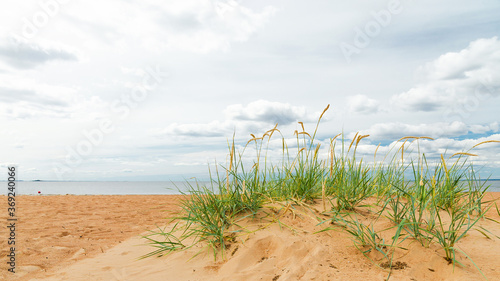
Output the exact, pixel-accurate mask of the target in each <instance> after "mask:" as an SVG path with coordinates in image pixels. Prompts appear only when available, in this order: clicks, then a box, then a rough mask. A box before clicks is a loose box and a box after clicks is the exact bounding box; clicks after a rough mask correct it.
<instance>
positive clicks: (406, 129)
mask: <svg viewBox="0 0 500 281" xmlns="http://www.w3.org/2000/svg"><path fill="white" fill-rule="evenodd" d="M469 129H470V127H469V126H467V125H466V124H465V123H463V122H458V121H456V122H453V123H445V122H440V123H433V124H419V125H411V124H404V123H378V124H375V125H373V126H371V127H370V128H369V129H367V130H363V131H362V134H369V135H370V138H371V139H375V140H397V139H399V138H402V137H406V136H417V137H420V136H427V137H432V138H439V137H456V136H462V135H466V134H467V133H468V132H469Z"/></svg>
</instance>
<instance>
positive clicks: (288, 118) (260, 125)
mask: <svg viewBox="0 0 500 281" xmlns="http://www.w3.org/2000/svg"><path fill="white" fill-rule="evenodd" d="M224 113H225V120H223V121H217V120H216V121H212V122H209V123H193V124H178V123H174V124H171V125H169V126H168V127H167V128H165V129H163V130H160V132H159V135H175V136H185V137H223V136H229V135H230V134H232V133H233V132H235V131H236V130H237V132H238V134H241V133H257V132H259V133H260V132H262V131H264V130H269V129H272V128H273V127H274V125H275V124H276V123H278V124H279V125H281V126H286V125H290V124H292V123H294V122H297V121H302V122H315V121H317V118H312V117H311V116H308V114H307V111H306V109H305V107H301V106H293V105H290V104H288V103H280V102H271V101H266V100H258V101H254V102H251V103H249V104H248V105H246V106H244V105H242V104H233V105H229V106H227V107H226V109H225V110H224ZM313 115H314V116H313V117H315V116H316V115H317V116H318V117H319V113H314V114H313Z"/></svg>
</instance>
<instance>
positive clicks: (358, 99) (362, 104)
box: [347, 95, 380, 114]
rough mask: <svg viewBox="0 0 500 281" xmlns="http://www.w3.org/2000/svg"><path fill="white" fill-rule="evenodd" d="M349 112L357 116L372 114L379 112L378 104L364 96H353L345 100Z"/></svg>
mask: <svg viewBox="0 0 500 281" xmlns="http://www.w3.org/2000/svg"><path fill="white" fill-rule="evenodd" d="M347 103H348V108H349V112H352V113H358V114H374V113H377V112H379V110H380V103H379V102H378V101H377V100H374V99H370V98H368V97H367V96H365V95H355V96H352V97H348V98H347Z"/></svg>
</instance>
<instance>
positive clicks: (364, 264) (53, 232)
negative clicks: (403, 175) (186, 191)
mask: <svg viewBox="0 0 500 281" xmlns="http://www.w3.org/2000/svg"><path fill="white" fill-rule="evenodd" d="M180 198H182V196H180V195H110V196H103V195H96V196H72V195H65V196H64V195H61V196H18V197H16V203H17V208H18V209H17V215H18V218H19V219H18V221H17V222H16V273H15V274H11V273H9V272H7V264H6V262H7V257H6V255H7V254H8V245H7V242H6V241H5V239H4V238H5V237H7V235H8V232H7V228H6V227H2V228H0V237H2V246H1V247H0V254H1V257H0V263H1V272H0V280H273V281H275V280H280V281H282V280H385V279H386V278H387V276H388V270H387V269H383V268H381V267H379V266H378V265H379V264H381V263H382V262H383V261H384V259H383V257H381V255H380V254H378V253H369V254H368V257H369V258H370V259H371V260H372V261H370V259H368V258H367V257H365V256H363V254H361V253H360V251H359V250H358V249H356V248H355V247H354V246H353V242H352V240H351V236H350V235H349V234H347V233H346V232H345V231H340V230H339V229H337V230H329V231H326V232H321V233H316V234H315V233H314V232H316V231H319V230H322V229H324V228H325V227H327V226H328V224H323V225H321V226H318V225H317V221H315V220H314V217H315V216H316V215H318V213H315V211H310V210H304V209H301V208H300V207H298V206H295V211H294V212H290V211H287V212H286V213H285V212H284V211H285V210H286V208H285V206H283V205H280V204H279V203H276V204H271V205H268V206H267V207H266V208H264V211H266V213H264V212H261V213H260V214H259V216H257V217H254V218H247V219H244V220H242V221H241V222H239V224H240V225H242V226H244V227H245V228H246V229H247V230H249V232H241V233H240V234H238V235H236V237H235V239H234V241H233V242H232V243H230V244H228V249H227V250H226V252H225V253H224V258H221V257H220V255H219V256H218V259H217V260H214V256H213V253H212V252H210V251H208V250H207V249H206V248H204V247H202V246H199V247H193V248H191V249H188V250H186V251H182V252H177V253H173V254H169V255H167V256H163V257H151V258H146V259H142V260H138V259H137V258H138V257H140V256H141V255H144V254H147V253H148V252H151V251H152V250H153V249H154V248H152V247H151V246H148V245H144V244H145V243H146V241H145V240H144V239H142V238H141V237H140V234H141V233H142V234H145V231H147V230H149V229H154V227H155V225H160V226H165V225H166V224H167V221H166V220H165V219H164V218H165V217H168V216H171V215H172V214H171V213H167V212H165V210H168V211H171V212H176V211H179V208H178V207H177V206H176V205H175V204H176V203H177V202H178V201H179V199H180ZM498 198H500V193H488V194H487V196H486V200H491V199H498ZM0 200H2V201H3V202H7V198H6V197H5V196H2V197H0ZM368 203H370V202H368ZM5 205H6V203H5ZM322 208H323V206H322V203H321V202H319V201H318V202H317V204H316V205H315V206H314V209H317V210H318V211H322ZM370 216H371V215H370V214H368V213H367V214H366V217H368V218H369V217H370ZM488 217H490V218H492V219H495V220H497V221H500V218H499V216H498V214H497V213H496V210H490V212H488ZM0 218H1V219H2V221H4V222H5V224H6V219H7V214H6V210H5V211H4V212H2V213H1V214H0ZM276 218H279V220H280V222H281V225H278V224H276V223H273V219H276ZM377 224H380V225H377V226H378V227H384V226H387V227H390V223H389V222H388V221H387V220H384V219H380V220H379V222H378V223H377ZM477 226H483V227H485V228H486V229H488V230H489V231H490V232H492V233H493V234H494V235H496V236H500V224H498V223H495V222H493V221H491V220H484V219H483V220H481V221H480V222H479V223H478V224H477ZM257 229H260V230H258V231H253V230H257ZM381 235H382V236H384V235H385V234H381ZM387 235H389V233H388V234H387ZM489 236H490V237H491V239H488V238H486V237H485V236H484V235H483V234H481V233H480V232H479V231H476V230H471V231H470V232H469V234H468V235H467V236H466V237H464V238H463V239H462V240H461V241H459V243H458V244H457V246H458V248H460V249H461V250H463V251H464V252H465V253H467V254H468V255H469V256H470V257H471V258H472V259H473V260H474V262H475V263H476V264H477V266H478V267H479V268H480V269H481V270H482V271H483V273H484V274H485V275H486V277H487V278H488V279H489V280H500V258H499V257H500V255H499V253H500V239H499V238H497V237H494V236H493V235H489ZM384 238H386V239H389V238H390V237H384ZM404 243H405V244H404V246H405V248H407V250H403V249H397V250H396V251H395V253H394V261H395V262H396V261H397V262H399V263H398V264H399V265H400V267H401V268H399V269H394V270H393V271H392V275H391V279H390V280H419V281H420V280H481V279H482V278H483V277H482V276H481V274H480V273H479V271H478V270H477V269H476V268H475V266H474V265H473V264H472V263H471V262H470V261H469V260H468V259H467V258H466V257H465V255H463V254H457V259H458V260H459V261H460V262H461V263H463V266H459V265H456V266H455V267H453V265H451V264H448V262H447V261H446V260H444V258H443V257H444V251H443V250H442V249H441V247H440V246H438V245H436V244H431V245H430V246H429V247H427V248H426V247H422V246H421V245H420V244H419V243H418V242H415V241H411V239H407V240H406V241H405V242H404ZM196 254H198V255H196ZM195 255H196V256H195Z"/></svg>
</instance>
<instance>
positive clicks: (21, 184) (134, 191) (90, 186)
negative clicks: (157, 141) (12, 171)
mask: <svg viewBox="0 0 500 281" xmlns="http://www.w3.org/2000/svg"><path fill="white" fill-rule="evenodd" d="M1 184H2V185H3V186H4V188H3V192H2V194H4V195H7V193H8V192H9V191H8V189H7V182H3V183H1ZM198 184H200V185H205V186H210V182H202V181H199V182H198ZM190 185H191V186H195V185H196V182H194V181H183V182H182V181H17V182H16V195H38V194H40V195H66V194H72V195H168V194H183V193H187V192H188V190H189V186H190ZM487 185H489V186H490V187H489V189H488V191H497V192H500V179H495V180H491V179H490V180H488V182H487ZM39 192H40V193H39Z"/></svg>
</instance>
